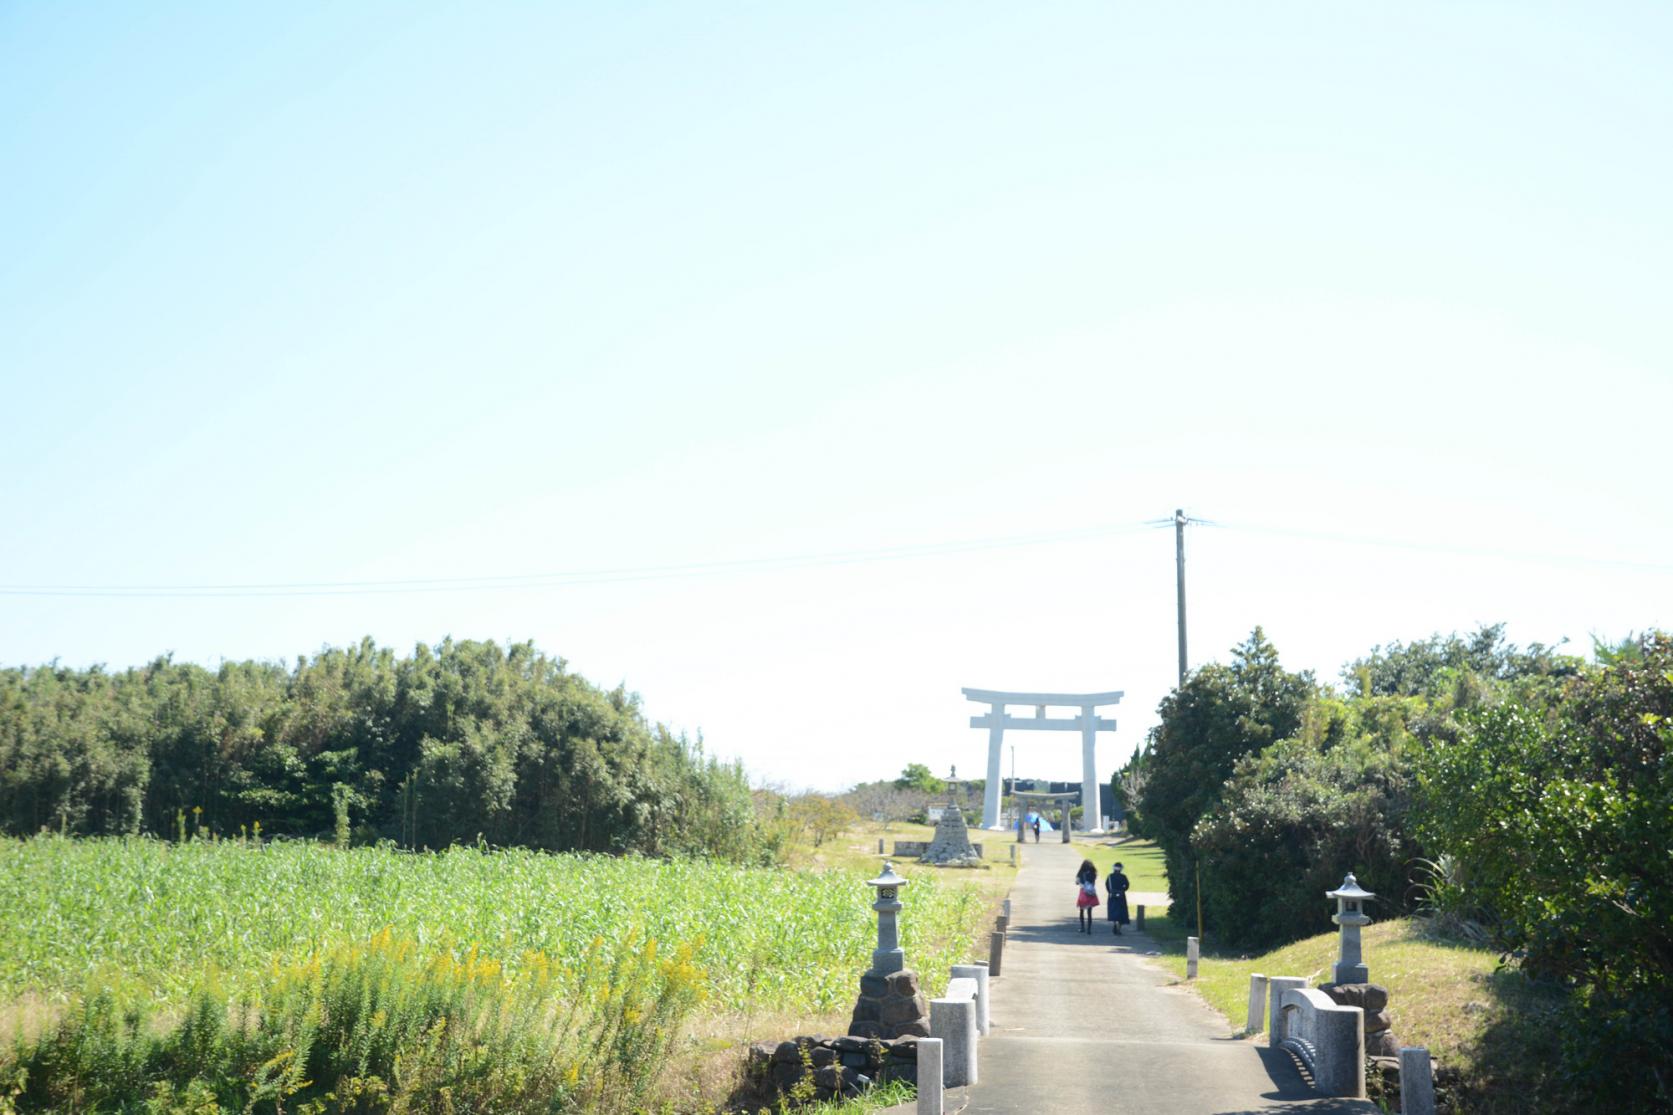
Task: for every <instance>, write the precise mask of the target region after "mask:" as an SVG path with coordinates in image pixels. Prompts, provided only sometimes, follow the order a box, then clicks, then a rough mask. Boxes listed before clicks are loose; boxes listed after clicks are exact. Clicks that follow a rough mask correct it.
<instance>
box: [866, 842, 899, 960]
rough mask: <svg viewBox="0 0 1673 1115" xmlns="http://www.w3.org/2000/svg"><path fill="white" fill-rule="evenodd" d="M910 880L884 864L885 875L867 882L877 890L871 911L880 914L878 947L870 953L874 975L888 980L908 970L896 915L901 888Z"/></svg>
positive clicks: (886, 863) (887, 863) (891, 866)
mask: <svg viewBox="0 0 1673 1115" xmlns="http://www.w3.org/2000/svg"><path fill="white" fill-rule="evenodd" d="M908 881H909V880H907V879H903V878H901V877H900V876H899V875H896V874H895V865H894V864H892V863H890V862H888V861H887V860H885V861H884V862H883V874H881V875H879V876H878V877H877V878H875V879H867V880H866V886H868V887H876V888H877V901H875V902H873V903H872V904H871V908H872V909H873V910H876V911H877V947H876V948H875V949H873V950H872V951H871V974H872V975H877V976H886V975H888V974H889V973H890V972H898V971H900V970H901V969H902V968H904V967H906V952H905V950H904V949H902V948H901V947H900V928H899V926H898V925H896V923H895V915H896V914H899V913H900V910H901V903H900V898H899V897H898V896H899V894H900V888H901V887H904V886H905V885H906V884H907V882H908Z"/></svg>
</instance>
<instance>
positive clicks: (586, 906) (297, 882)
mask: <svg viewBox="0 0 1673 1115" xmlns="http://www.w3.org/2000/svg"><path fill="white" fill-rule="evenodd" d="M911 874H912V876H913V883H914V886H913V887H912V889H911V891H910V893H909V900H908V906H907V910H906V913H905V915H904V916H903V918H902V936H903V944H904V946H905V947H906V949H907V950H908V952H909V954H910V955H912V956H913V957H914V958H915V961H916V964H917V967H919V969H920V970H922V971H924V972H925V973H927V974H930V975H931V976H932V977H933V974H934V973H937V972H940V973H943V976H942V979H943V981H944V979H945V973H946V971H947V969H948V967H949V966H950V965H951V964H953V963H957V962H961V961H963V960H965V959H967V958H968V955H969V954H970V951H971V949H972V947H973V946H974V944H975V938H976V935H977V934H978V933H979V931H980V929H981V923H982V922H983V920H984V915H985V907H986V902H985V900H984V898H983V897H982V896H981V894H980V892H979V890H978V888H977V887H975V886H974V885H972V884H971V883H969V882H961V881H959V880H949V879H943V878H938V877H937V876H936V875H935V874H934V873H933V872H927V871H926V872H912V873H911ZM864 879H865V873H863V872H858V871H854V870H835V871H823V872H807V871H790V870H785V869H778V868H757V867H740V866H737V865H733V864H726V863H720V862H714V861H701V860H685V861H664V860H649V859H643V858H638V857H611V856H575V855H551V854H547V853H543V852H533V851H527V850H523V849H486V850H485V849H477V848H452V849H448V850H446V851H443V852H435V853H410V852H401V851H397V850H395V849H392V848H357V849H352V850H348V851H342V850H338V849H334V848H329V847H325V846H322V845H316V844H308V843H301V842H283V843H270V844H266V845H255V844H242V843H238V842H235V841H221V842H216V843H205V842H194V843H188V844H169V843H163V842H160V841H156V840H151V839H97V840H66V839H62V838H58V837H37V838H34V839H30V840H11V839H5V840H0V941H4V942H5V947H4V948H3V949H0V994H3V995H4V996H5V997H7V998H11V997H15V996H17V995H19V994H22V993H25V992H33V993H37V994H42V995H44V996H46V997H48V998H49V999H60V1000H61V999H67V998H69V997H70V996H72V995H74V994H76V993H78V992H80V991H81V990H82V989H83V988H84V987H85V986H86V984H87V980H88V977H89V973H93V974H94V976H95V978H97V979H99V980H101V981H103V982H109V983H117V984H137V985H140V986H143V987H144V988H146V989H148V990H150V991H152V992H154V993H155V994H157V995H159V996H160V997H161V998H162V999H163V1000H164V1001H165V1002H174V1001H179V1000H180V999H182V998H183V997H184V996H185V994H186V993H187V992H188V991H189V990H190V989H191V987H192V986H193V985H194V984H195V983H196V982H198V981H199V980H200V979H201V977H202V976H203V974H204V973H205V971H206V970H213V971H215V972H216V973H217V974H218V975H219V977H220V979H221V980H222V982H223V983H224V984H225V985H226V986H227V988H228V990H230V991H236V990H239V989H240V988H241V987H242V986H244V985H245V983H246V981H249V980H251V979H253V977H254V976H255V975H256V974H257V973H258V972H259V971H260V970H262V969H264V968H266V967H268V966H269V965H271V964H272V963H273V962H274V961H276V960H277V961H283V960H291V959H296V958H299V957H303V956H307V955H309V954H310V953H314V952H318V951H321V950H324V949H328V948H332V947H335V946H337V945H340V944H343V943H345V942H352V941H364V940H368V939H370V938H371V937H372V936H373V935H374V934H376V933H378V932H379V931H380V930H383V929H385V928H388V929H391V930H393V932H395V933H396V934H397V935H404V936H410V937H411V938H413V939H414V940H415V941H416V942H417V943H418V944H419V945H420V946H421V947H424V948H437V947H441V948H447V947H452V948H455V949H458V950H460V951H463V950H465V949H467V948H468V947H469V946H470V945H472V944H475V945H477V946H479V947H480V948H481V950H482V951H483V952H484V953H485V954H487V955H491V956H494V957H496V958H498V959H500V960H501V961H502V962H504V963H506V964H507V965H515V964H516V963H517V961H518V957H519V956H521V955H522V954H523V953H524V952H527V951H532V950H538V951H540V952H543V953H545V954H546V955H548V956H550V957H552V958H553V959H554V960H557V961H560V962H566V963H573V962H576V961H578V960H580V959H581V958H582V957H584V956H585V955H586V953H587V950H588V948H589V947H591V946H592V945H593V944H594V942H595V941H596V942H598V943H599V945H600V947H602V948H603V950H604V955H605V956H606V957H610V956H613V953H612V951H611V950H613V949H615V948H617V947H618V946H620V945H621V944H622V943H624V942H626V941H628V940H629V939H630V938H631V937H632V936H633V935H634V934H635V933H637V935H638V937H639V939H640V940H641V941H642V940H643V939H644V938H646V937H650V938H654V939H657V940H659V941H662V942H664V943H665V944H668V945H674V944H682V943H692V944H696V945H697V946H698V949H697V954H696V962H697V963H698V964H699V965H700V966H701V967H702V968H703V969H705V971H706V972H707V982H708V986H707V995H708V1003H709V1005H710V1007H711V1008H713V1009H718V1010H722V1011H726V1010H736V1011H745V1010H749V1009H752V1008H755V1007H758V1006H762V1005H770V1006H771V1007H773V1008H776V1009H792V1010H804V1011H809V1012H816V1011H817V1012H823V1011H830V1010H834V1009H837V1008H839V1007H843V1006H846V1005H848V1003H849V1001H850V1000H851V999H852V997H853V994H854V980H855V978H856V977H857V973H858V972H860V971H861V970H862V969H863V968H864V967H865V966H866V964H867V963H868V961H869V958H870V953H871V949H872V948H873V947H874V946H875V943H876V921H875V917H876V915H875V914H874V913H873V912H872V911H871V909H870V906H869V902H870V901H871V897H872V896H871V893H870V891H869V889H868V888H867V887H866V886H865V885H864ZM932 983H933V978H932ZM932 990H939V987H938V986H937V987H933V988H932Z"/></svg>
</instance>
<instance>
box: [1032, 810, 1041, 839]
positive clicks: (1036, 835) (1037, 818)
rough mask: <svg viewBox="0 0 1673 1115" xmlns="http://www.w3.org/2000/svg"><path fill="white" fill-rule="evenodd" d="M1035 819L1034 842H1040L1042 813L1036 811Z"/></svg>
mask: <svg viewBox="0 0 1673 1115" xmlns="http://www.w3.org/2000/svg"><path fill="white" fill-rule="evenodd" d="M1033 820H1034V843H1036V844H1038V843H1039V842H1040V815H1039V814H1038V813H1035V814H1034V815H1033Z"/></svg>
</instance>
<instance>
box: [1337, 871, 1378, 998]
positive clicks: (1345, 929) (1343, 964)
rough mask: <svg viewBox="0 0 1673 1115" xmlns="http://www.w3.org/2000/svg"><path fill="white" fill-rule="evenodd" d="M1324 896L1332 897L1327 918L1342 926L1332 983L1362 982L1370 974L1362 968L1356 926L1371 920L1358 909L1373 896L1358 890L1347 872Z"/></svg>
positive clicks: (1366, 980)
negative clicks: (1333, 901) (1332, 909)
mask: <svg viewBox="0 0 1673 1115" xmlns="http://www.w3.org/2000/svg"><path fill="white" fill-rule="evenodd" d="M1325 897H1326V898H1334V899H1336V913H1335V914H1333V915H1332V916H1331V918H1330V920H1331V921H1333V922H1335V923H1336V924H1337V925H1339V926H1341V927H1342V954H1341V956H1340V957H1339V958H1338V959H1337V961H1336V972H1335V977H1336V978H1335V981H1334V982H1336V983H1366V982H1368V981H1369V980H1370V978H1371V973H1370V972H1369V971H1368V970H1367V969H1366V967H1365V961H1364V958H1363V957H1362V956H1361V954H1360V949H1359V927H1360V926H1362V925H1370V924H1371V919H1370V918H1368V917H1366V916H1365V912H1364V911H1363V910H1362V909H1361V908H1360V907H1361V905H1362V904H1363V903H1364V902H1365V900H1366V899H1368V898H1375V897H1377V896H1376V895H1374V894H1372V893H1371V892H1370V891H1368V890H1361V889H1360V886H1359V882H1358V881H1357V880H1356V879H1355V878H1354V877H1353V872H1351V871H1350V872H1349V873H1348V876H1347V878H1345V879H1343V880H1342V885H1341V886H1340V887H1339V888H1337V889H1336V890H1332V891H1326V892H1325Z"/></svg>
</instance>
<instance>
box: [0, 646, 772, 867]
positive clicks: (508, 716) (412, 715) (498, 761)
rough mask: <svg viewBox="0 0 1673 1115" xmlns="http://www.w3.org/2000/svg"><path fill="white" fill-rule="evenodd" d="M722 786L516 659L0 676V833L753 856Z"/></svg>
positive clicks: (746, 828) (528, 652) (336, 661)
mask: <svg viewBox="0 0 1673 1115" xmlns="http://www.w3.org/2000/svg"><path fill="white" fill-rule="evenodd" d="M752 817H753V809H752V806H751V802H750V798H749V789H748V785H747V782H746V779H745V777H744V774H743V772H742V770H741V769H740V768H738V767H737V766H735V765H725V764H720V763H717V762H715V761H714V760H712V759H709V758H707V757H705V756H704V755H703V753H702V750H701V746H700V745H694V744H688V743H687V741H685V740H684V739H681V738H678V737H675V736H673V735H671V734H670V733H669V732H668V731H666V730H665V729H663V728H661V727H659V726H656V727H653V726H651V725H649V724H647V723H646V722H645V719H644V717H643V716H642V715H641V714H640V711H639V707H638V704H637V700H636V698H634V697H633V696H632V695H630V694H629V693H627V692H626V691H625V690H624V689H620V688H618V689H614V690H610V691H605V690H601V689H599V688H597V687H596V686H593V685H591V684H589V683H588V682H587V681H586V680H585V679H583V678H580V677H578V676H576V675H575V674H572V673H570V672H569V671H568V669H567V668H566V665H565V663H564V662H563V660H561V659H556V658H549V657H547V656H546V655H544V654H541V653H540V652H539V651H537V650H536V649H535V648H534V647H533V645H532V644H528V643H517V644H512V645H510V646H508V647H505V648H503V649H502V648H501V647H499V646H498V645H496V644H494V643H491V642H486V643H479V642H459V643H455V642H453V641H451V640H448V641H445V642H443V643H441V644H440V645H438V646H436V647H434V648H431V647H426V646H419V647H417V648H416V649H415V650H414V652H413V653H412V655H411V656H410V657H407V658H397V657H396V656H395V654H394V652H393V651H391V650H389V649H387V648H380V647H377V646H376V645H374V644H373V643H372V642H371V640H369V639H368V640H364V641H362V642H361V643H360V644H359V645H357V646H354V647H350V648H347V649H342V650H338V649H330V650H325V651H322V652H321V653H320V654H318V655H315V656H314V657H312V658H307V659H299V660H298V661H297V663H296V665H295V667H294V668H291V669H286V668H285V667H283V666H281V665H278V664H276V663H269V662H230V663H226V664H224V665H222V666H221V667H220V668H219V669H218V670H215V671H210V670H206V669H204V668H202V667H200V666H195V665H190V664H184V663H176V662H173V661H171V660H169V659H167V658H161V659H158V660H156V661H154V662H152V663H150V664H149V665H147V666H144V667H142V668H139V669H132V670H126V671H123V672H121V673H107V672H105V671H104V670H103V669H101V668H99V667H94V668H92V669H88V670H71V669H67V668H64V667H61V666H57V665H49V666H41V667H36V668H25V669H8V670H0V832H9V833H14V834H28V833H35V832H39V831H40V830H41V829H43V828H47V829H52V830H54V831H60V832H66V833H71V834H84V835H109V834H132V833H140V832H148V833H153V834H158V835H163V836H169V837H178V836H180V835H182V834H183V833H184V834H185V835H195V834H199V833H202V832H215V833H219V834H220V835H222V836H230V835H234V834H236V833H238V832H239V831H240V829H253V828H254V826H256V825H257V824H259V825H261V827H262V828H263V829H264V830H265V831H266V832H268V833H270V834H275V835H281V834H284V835H298V836H310V837H319V836H328V835H334V836H337V837H338V838H342V837H343V836H349V837H351V838H354V837H358V838H362V839H364V838H368V837H385V838H389V839H393V840H395V841H397V842H398V843H400V844H402V845H403V846H408V847H424V846H429V847H440V846H444V845H447V844H450V843H454V842H474V841H475V840H477V839H479V838H481V839H485V840H487V841H489V842H491V843H495V844H523V845H528V846H531V847H537V848H545V849H549V850H581V851H611V852H615V851H639V852H644V853H647V854H653V855H662V854H681V853H697V852H706V853H713V854H719V855H723V856H726V857H729V858H738V859H742V858H748V857H750V856H752V855H754V854H755V852H756V847H755V842H754V841H753V839H752V837H751V820H752Z"/></svg>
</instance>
